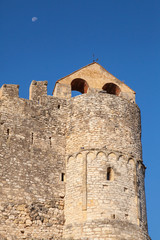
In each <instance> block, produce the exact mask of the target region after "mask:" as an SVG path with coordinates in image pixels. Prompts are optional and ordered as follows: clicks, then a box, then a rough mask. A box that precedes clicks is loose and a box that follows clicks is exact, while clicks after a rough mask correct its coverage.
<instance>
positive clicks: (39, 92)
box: [29, 80, 48, 100]
mask: <svg viewBox="0 0 160 240" xmlns="http://www.w3.org/2000/svg"><path fill="white" fill-rule="evenodd" d="M47 85H48V82H47V81H35V80H33V81H32V83H31V85H30V89H29V99H30V100H39V98H40V97H42V96H47Z"/></svg>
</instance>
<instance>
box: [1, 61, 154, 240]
mask: <svg viewBox="0 0 160 240" xmlns="http://www.w3.org/2000/svg"><path fill="white" fill-rule="evenodd" d="M72 90H77V91H79V92H81V93H82V95H79V96H76V97H72V98H71V91H72ZM0 131H1V134H0V240H20V239H26V240H53V239H59V240H62V239H64V240H67V239H68V240H69V239H74V240H78V239H79V240H80V239H83V240H87V239H88V240H105V239H106V240H150V237H149V235H148V230H147V216H146V202H145V188H144V176H145V166H144V164H143V161H142V147H141V120H140V110H139V108H138V106H137V105H136V103H135V92H134V91H133V90H131V89H130V88H129V87H128V86H127V85H126V84H124V83H123V82H121V81H120V80H118V79H117V78H116V77H114V76H113V75H112V74H110V73H109V72H107V71H106V70H105V69H104V68H103V67H102V66H101V65H99V64H98V63H96V62H94V63H91V64H89V65H87V66H85V67H83V68H81V69H79V70H78V71H75V72H73V73H72V74H70V75H68V76H67V77H64V78H62V79H60V80H58V81H57V82H56V85H55V88H54V91H53V96H48V95H47V81H32V83H31V86H30V94H29V100H28V99H23V98H19V86H18V85H10V84H7V85H3V86H2V87H1V89H0Z"/></svg>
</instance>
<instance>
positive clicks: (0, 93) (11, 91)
mask: <svg viewBox="0 0 160 240" xmlns="http://www.w3.org/2000/svg"><path fill="white" fill-rule="evenodd" d="M4 96H5V97H19V85H15V84H3V85H2V87H1V88H0V98H1V97H4Z"/></svg>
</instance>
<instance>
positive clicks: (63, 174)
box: [61, 173, 65, 182]
mask: <svg viewBox="0 0 160 240" xmlns="http://www.w3.org/2000/svg"><path fill="white" fill-rule="evenodd" d="M61 181H62V182H65V173H61Z"/></svg>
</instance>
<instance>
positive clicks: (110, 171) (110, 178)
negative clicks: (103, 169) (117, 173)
mask: <svg viewBox="0 0 160 240" xmlns="http://www.w3.org/2000/svg"><path fill="white" fill-rule="evenodd" d="M106 178H107V181H113V180H114V172H113V169H112V168H111V167H108V168H107V176H106Z"/></svg>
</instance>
